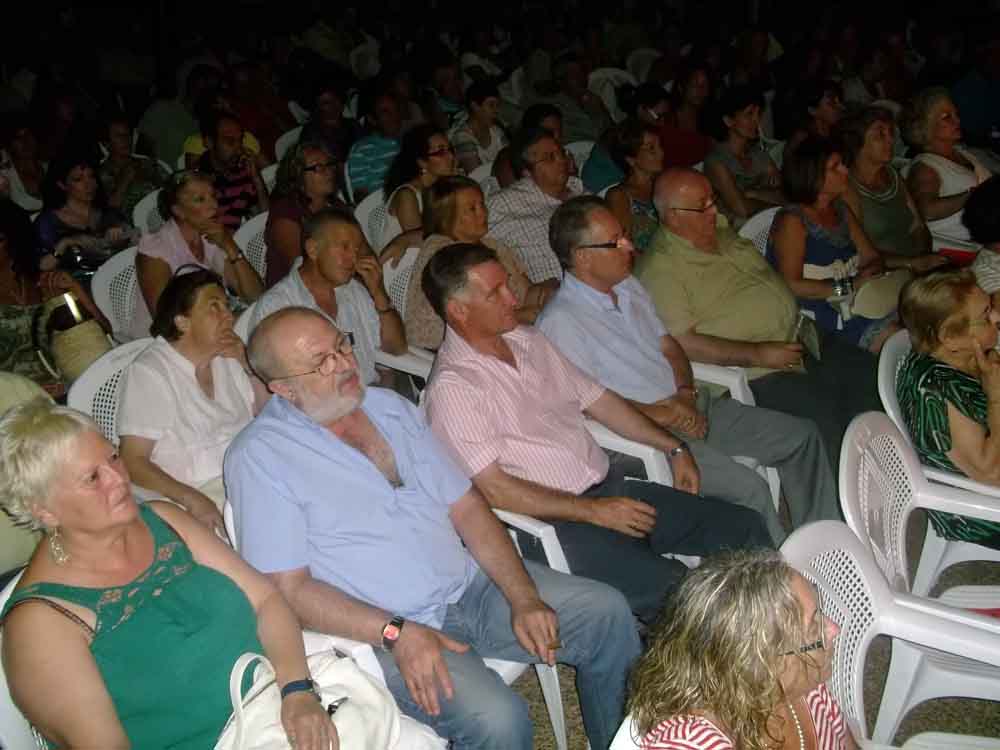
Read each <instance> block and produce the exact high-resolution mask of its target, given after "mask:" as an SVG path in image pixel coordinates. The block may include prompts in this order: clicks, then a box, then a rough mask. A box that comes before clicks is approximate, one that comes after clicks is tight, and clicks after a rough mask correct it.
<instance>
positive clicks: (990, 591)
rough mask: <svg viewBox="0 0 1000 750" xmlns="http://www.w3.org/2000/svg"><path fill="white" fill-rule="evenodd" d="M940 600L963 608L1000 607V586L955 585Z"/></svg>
mask: <svg viewBox="0 0 1000 750" xmlns="http://www.w3.org/2000/svg"><path fill="white" fill-rule="evenodd" d="M938 601H939V602H941V603H942V604H948V605H950V606H952V607H960V608H962V609H1000V586H955V587H954V588H950V589H948V590H947V591H945V592H943V593H942V594H941V596H939V597H938Z"/></svg>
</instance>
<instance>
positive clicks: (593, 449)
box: [425, 326, 608, 494]
mask: <svg viewBox="0 0 1000 750" xmlns="http://www.w3.org/2000/svg"><path fill="white" fill-rule="evenodd" d="M503 339H504V341H505V342H507V345H508V346H509V347H510V350H511V352H512V353H513V355H514V361H515V362H516V363H517V369H514V368H513V367H511V366H510V365H508V364H507V363H506V362H502V361H500V360H499V359H497V358H496V357H492V356H487V355H485V354H481V353H479V352H477V351H476V350H475V349H473V348H472V347H471V346H469V344H468V342H466V341H465V339H463V338H462V337H461V336H459V335H458V334H457V333H455V331H454V330H453V329H452V328H451V327H448V328H447V330H446V331H445V336H444V343H443V344H442V345H441V348H440V349H439V350H438V355H437V360H436V361H435V364H434V370H433V372H432V373H431V379H430V383H429V385H428V386H427V391H426V402H425V404H426V407H427V418H428V420H429V421H430V423H431V426H432V427H433V428H434V432H435V433H436V434H437V435H438V437H440V438H441V440H442V441H443V442H444V443H445V444H446V445H448V446H450V447H451V448H452V450H453V451H454V454H455V456H456V458H457V459H458V463H459V465H460V466H461V467H462V468H463V469H464V470H465V472H466V473H467V474H468V475H469V476H472V477H474V476H475V475H476V474H478V473H479V472H481V471H482V470H483V469H485V468H486V467H488V466H490V465H491V464H493V463H497V464H498V465H499V466H500V468H501V469H503V470H504V471H505V472H506V473H508V474H510V475H512V476H516V477H520V478H521V479H528V480H530V481H532V482H537V483H538V484H541V485H544V486H546V487H552V488H555V489H559V490H563V491H566V492H573V493H577V494H578V493H580V492H583V491H584V490H585V489H587V488H588V487H591V486H592V485H594V484H597V483H598V482H600V481H603V479H604V477H605V475H606V474H607V473H608V457H607V455H606V454H605V453H604V451H603V450H601V448H600V447H599V446H598V445H597V443H596V442H594V439H593V438H592V437H591V436H590V433H589V432H588V431H587V428H586V427H585V426H584V424H583V410H584V409H586V408H587V407H588V406H590V405H591V404H592V403H594V402H595V401H596V400H597V399H599V398H600V397H601V395H602V394H603V393H604V387H603V386H601V385H600V383H597V382H595V381H593V380H592V379H590V378H589V377H587V376H586V375H585V374H583V373H582V372H580V370H579V369H577V367H576V366H575V365H574V364H573V363H572V362H570V361H569V360H567V359H566V358H565V357H563V356H562V355H561V354H560V353H559V352H558V350H556V348H555V347H554V346H552V344H550V343H549V341H548V339H546V338H545V336H544V335H542V333H540V332H539V331H536V330H534V329H533V328H529V327H527V326H519V327H518V328H516V329H514V330H513V331H511V332H510V333H505V334H504V335H503Z"/></svg>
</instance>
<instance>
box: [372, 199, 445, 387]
mask: <svg viewBox="0 0 1000 750" xmlns="http://www.w3.org/2000/svg"><path fill="white" fill-rule="evenodd" d="M365 200H367V198H366V199H365ZM359 208H360V207H359ZM419 253H420V248H419V247H411V248H408V249H407V251H406V252H405V253H404V254H403V257H402V258H400V259H399V262H398V263H397V264H396V267H395V268H393V267H392V264H391V263H386V264H385V265H384V266H383V267H382V285H383V286H384V287H385V291H386V293H387V294H388V295H389V299H390V300H391V301H392V306H393V307H394V308H396V312H398V313H399V316H400V317H403V315H404V313H405V312H406V291H407V289H408V288H409V286H410V277H411V275H412V274H413V264H414V262H415V261H416V260H417V255H418V254H419ZM375 362H376V363H377V364H380V365H382V366H383V367H388V368H390V369H393V370H399V371H400V372H405V373H407V374H408V375H413V376H416V377H418V378H423V379H424V380H425V381H426V380H427V378H428V377H429V376H430V374H431V367H432V366H433V364H434V353H433V352H431V351H428V350H427V349H422V348H420V347H419V346H411V347H409V351H408V352H407V353H406V354H402V355H400V354H388V353H386V352H383V351H381V350H379V351H377V352H375ZM414 389H415V390H419V389H417V386H416V384H415V383H414Z"/></svg>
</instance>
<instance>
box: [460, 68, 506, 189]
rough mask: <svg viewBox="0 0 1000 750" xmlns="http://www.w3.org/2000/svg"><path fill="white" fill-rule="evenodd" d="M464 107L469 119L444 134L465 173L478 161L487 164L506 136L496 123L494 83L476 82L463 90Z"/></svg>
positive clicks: (504, 141) (497, 103)
mask: <svg viewBox="0 0 1000 750" xmlns="http://www.w3.org/2000/svg"><path fill="white" fill-rule="evenodd" d="M465 108H466V111H467V112H468V113H469V119H468V120H466V121H465V122H464V123H462V124H461V125H459V126H457V127H455V128H453V129H452V130H451V131H450V132H449V133H448V138H449V140H450V141H451V145H452V146H454V147H455V156H456V158H457V159H458V163H459V164H460V165H461V167H462V169H464V170H465V173H466V174H469V173H470V172H472V170H474V169H475V168H476V167H478V166H480V165H481V164H490V163H491V162H492V161H493V160H494V159H496V158H497V154H499V153H500V149H502V148H503V147H504V146H506V145H507V136H506V135H504V132H503V130H502V129H501V127H500V126H499V125H498V124H497V112H498V110H499V108H500V92H499V91H498V90H497V87H496V84H495V83H491V82H488V81H482V82H476V83H473V84H472V85H471V86H469V90H468V91H466V92H465Z"/></svg>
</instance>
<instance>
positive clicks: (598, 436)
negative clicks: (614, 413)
mask: <svg viewBox="0 0 1000 750" xmlns="http://www.w3.org/2000/svg"><path fill="white" fill-rule="evenodd" d="M584 424H585V425H586V426H587V429H588V430H590V434H591V435H592V436H593V438H594V440H595V441H596V442H597V444H598V445H599V446H601V447H602V448H604V449H605V450H609V451H615V452H617V453H624V454H626V455H629V456H634V457H636V458H638V459H640V460H641V461H642V463H643V465H644V466H645V467H646V478H647V479H648V480H650V481H651V482H657V483H659V484H663V485H666V486H668V487H670V486H672V485H673V483H674V476H673V474H672V473H671V471H670V463H669V462H668V461H667V457H666V456H664V455H663V452H662V451H659V450H657V449H656V448H653V447H651V446H648V445H643V444H642V443H637V442H635V441H634V440H629V439H628V438H623V437H622V436H621V435H619V434H617V433H615V432H612V431H611V430H609V429H608V428H607V427H605V426H604V425H602V424H600V423H599V422H595V421H594V420H593V419H588V420H586V421H585V422H584Z"/></svg>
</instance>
